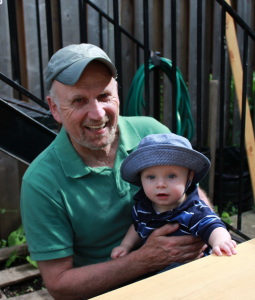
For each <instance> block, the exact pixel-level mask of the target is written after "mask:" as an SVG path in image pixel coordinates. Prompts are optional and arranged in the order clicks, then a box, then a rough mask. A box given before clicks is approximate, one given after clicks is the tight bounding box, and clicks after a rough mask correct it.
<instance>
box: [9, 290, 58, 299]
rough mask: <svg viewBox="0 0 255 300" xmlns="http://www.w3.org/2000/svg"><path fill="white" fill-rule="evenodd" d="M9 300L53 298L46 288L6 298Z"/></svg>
mask: <svg viewBox="0 0 255 300" xmlns="http://www.w3.org/2000/svg"><path fill="white" fill-rule="evenodd" d="M8 299H9V300H42V299H43V300H53V298H52V297H51V295H50V294H49V293H48V291H47V289H44V290H40V291H36V292H32V293H29V294H25V295H22V296H17V297H12V298H8Z"/></svg>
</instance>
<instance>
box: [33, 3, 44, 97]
mask: <svg viewBox="0 0 255 300" xmlns="http://www.w3.org/2000/svg"><path fill="white" fill-rule="evenodd" d="M35 9H36V27H37V44H38V55H39V70H40V89H41V98H42V100H44V79H43V64H42V43H41V26H40V12H39V0H35Z"/></svg>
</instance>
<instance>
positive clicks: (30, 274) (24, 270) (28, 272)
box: [0, 264, 40, 288]
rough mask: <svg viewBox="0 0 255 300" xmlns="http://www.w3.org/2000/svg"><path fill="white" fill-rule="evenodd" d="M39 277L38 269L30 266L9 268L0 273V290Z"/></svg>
mask: <svg viewBox="0 0 255 300" xmlns="http://www.w3.org/2000/svg"><path fill="white" fill-rule="evenodd" d="M39 275H40V271H39V269H36V268H35V267H34V266H32V265H30V264H25V265H22V266H18V267H15V268H10V269H7V270H3V271H1V272H0V288H2V287H4V286H7V285H12V284H15V283H18V282H21V281H25V280H28V279H31V278H34V277H37V276H39Z"/></svg>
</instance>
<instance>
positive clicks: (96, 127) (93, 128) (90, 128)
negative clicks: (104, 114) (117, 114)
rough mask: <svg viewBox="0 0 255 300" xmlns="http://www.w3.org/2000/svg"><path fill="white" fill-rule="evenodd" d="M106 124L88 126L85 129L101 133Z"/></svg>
mask: <svg viewBox="0 0 255 300" xmlns="http://www.w3.org/2000/svg"><path fill="white" fill-rule="evenodd" d="M106 123H107V122H104V123H103V124H101V125H97V126H95V125H90V126H89V125H87V126H85V128H87V129H88V130H90V131H99V130H101V129H102V128H105V126H106Z"/></svg>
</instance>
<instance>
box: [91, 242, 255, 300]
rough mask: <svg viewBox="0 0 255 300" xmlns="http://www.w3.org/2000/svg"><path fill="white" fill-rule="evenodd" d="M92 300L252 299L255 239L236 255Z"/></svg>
mask: <svg viewBox="0 0 255 300" xmlns="http://www.w3.org/2000/svg"><path fill="white" fill-rule="evenodd" d="M93 299H97V300H117V299H118V300H124V299H128V300H142V299H146V300H150V299H151V300H157V299H160V300H164V299H167V300H169V299H185V300H191V299H192V300H193V299H194V300H197V299H214V300H217V299H224V300H225V299H231V300H234V299H237V300H240V299H249V300H251V299H255V239H252V240H250V241H248V242H245V243H242V244H240V245H238V246H237V255H233V256H231V257H228V256H226V255H223V256H216V255H215V254H212V255H210V256H207V257H204V258H201V259H199V260H196V261H193V262H191V263H188V264H186V265H183V266H181V267H178V268H176V269H173V270H170V271H167V272H164V273H161V274H159V275H155V276H152V277H150V278H147V279H145V280H141V281H139V282H136V283H133V284H130V285H128V286H125V287H123V288H120V289H117V290H115V291H112V292H109V293H106V294H103V295H101V296H98V297H95V298H93Z"/></svg>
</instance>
